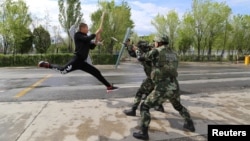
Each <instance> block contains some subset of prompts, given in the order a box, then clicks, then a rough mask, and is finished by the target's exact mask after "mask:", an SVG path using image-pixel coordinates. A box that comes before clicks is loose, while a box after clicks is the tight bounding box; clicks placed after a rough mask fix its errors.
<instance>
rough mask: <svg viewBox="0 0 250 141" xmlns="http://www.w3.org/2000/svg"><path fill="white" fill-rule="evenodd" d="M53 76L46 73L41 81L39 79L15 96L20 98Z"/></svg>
mask: <svg viewBox="0 0 250 141" xmlns="http://www.w3.org/2000/svg"><path fill="white" fill-rule="evenodd" d="M51 76H52V75H51V74H48V75H46V76H45V77H43V78H42V79H40V80H39V81H37V82H36V83H34V84H33V85H31V86H29V87H27V88H26V89H24V90H22V91H21V92H19V93H18V94H17V95H16V96H15V98H20V97H22V96H24V95H25V94H27V93H28V92H29V91H31V90H32V89H34V88H35V87H37V86H38V85H40V84H41V83H42V82H43V81H45V80H46V79H48V78H49V77H51Z"/></svg>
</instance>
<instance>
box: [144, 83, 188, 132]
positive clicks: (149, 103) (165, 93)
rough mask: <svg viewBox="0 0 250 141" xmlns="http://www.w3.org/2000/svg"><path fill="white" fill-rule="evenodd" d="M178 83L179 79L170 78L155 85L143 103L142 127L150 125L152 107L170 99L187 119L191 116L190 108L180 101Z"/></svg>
mask: <svg viewBox="0 0 250 141" xmlns="http://www.w3.org/2000/svg"><path fill="white" fill-rule="evenodd" d="M178 85H179V84H178V81H177V80H175V81H174V82H170V79H167V80H163V81H160V82H159V83H157V84H156V85H155V88H154V90H153V91H152V92H151V93H150V94H149V95H148V97H147V98H146V99H145V100H144V102H143V103H142V104H141V108H140V112H141V123H140V124H141V127H148V126H149V124H150V121H151V117H150V112H149V110H150V108H153V107H155V106H156V105H160V104H163V103H164V102H165V101H166V100H169V102H170V103H171V104H172V106H173V107H174V109H175V110H177V111H178V112H179V114H180V115H181V116H182V117H183V118H184V119H185V120H188V119H190V118H191V117H190V114H189V112H188V110H187V109H186V108H185V107H184V106H183V105H182V104H181V103H180V94H179V90H178V89H179V88H178V87H179V86H178ZM177 88H178V89H177Z"/></svg>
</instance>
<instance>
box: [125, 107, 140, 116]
mask: <svg viewBox="0 0 250 141" xmlns="http://www.w3.org/2000/svg"><path fill="white" fill-rule="evenodd" d="M136 109H137V106H135V105H133V107H132V108H131V109H128V110H124V111H123V113H124V114H125V115H127V116H136Z"/></svg>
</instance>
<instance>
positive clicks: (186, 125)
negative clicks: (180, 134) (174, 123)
mask: <svg viewBox="0 0 250 141" xmlns="http://www.w3.org/2000/svg"><path fill="white" fill-rule="evenodd" d="M183 128H184V130H188V131H190V132H194V131H195V127H194V123H193V121H192V120H191V119H186V120H185V122H184V125H183Z"/></svg>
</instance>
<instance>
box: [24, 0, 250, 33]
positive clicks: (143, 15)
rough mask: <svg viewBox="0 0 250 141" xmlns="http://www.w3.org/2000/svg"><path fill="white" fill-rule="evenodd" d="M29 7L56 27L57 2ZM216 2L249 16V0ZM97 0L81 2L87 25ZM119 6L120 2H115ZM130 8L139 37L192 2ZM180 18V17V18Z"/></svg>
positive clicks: (31, 2)
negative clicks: (158, 18) (163, 16)
mask: <svg viewBox="0 0 250 141" xmlns="http://www.w3.org/2000/svg"><path fill="white" fill-rule="evenodd" d="M25 1H26V3H27V5H28V6H29V11H30V13H31V15H32V17H34V16H36V17H39V18H43V17H44V16H45V13H49V17H50V20H51V22H50V24H51V25H52V26H58V25H59V22H58V11H59V10H58V0H25ZM214 1H216V2H226V4H228V6H229V7H230V8H231V9H232V12H233V14H235V15H236V14H248V15H250V0H214ZM97 2H98V0H81V4H82V6H81V8H82V13H83V14H84V15H83V17H84V20H85V22H86V23H87V24H89V25H91V21H90V15H91V13H92V12H95V11H96V10H97V9H98V7H97ZM115 2H116V4H119V3H120V2H121V0H116V1H115ZM127 2H128V4H129V6H130V7H131V12H132V17H131V18H132V20H133V21H134V24H135V28H134V30H135V31H136V32H137V33H138V34H139V35H148V34H150V33H154V32H155V29H154V27H153V26H152V25H151V20H152V19H153V18H154V17H155V16H156V15H157V14H158V13H162V14H166V13H167V12H168V11H169V10H175V11H177V12H178V13H179V15H180V16H182V15H183V14H184V13H185V12H187V11H190V10H191V4H192V0H127ZM180 18H181V17H180Z"/></svg>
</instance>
